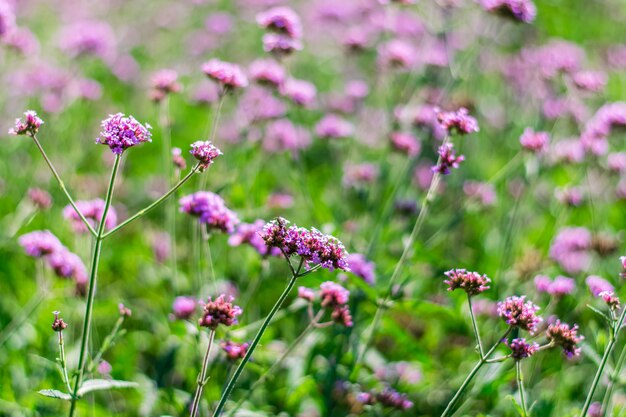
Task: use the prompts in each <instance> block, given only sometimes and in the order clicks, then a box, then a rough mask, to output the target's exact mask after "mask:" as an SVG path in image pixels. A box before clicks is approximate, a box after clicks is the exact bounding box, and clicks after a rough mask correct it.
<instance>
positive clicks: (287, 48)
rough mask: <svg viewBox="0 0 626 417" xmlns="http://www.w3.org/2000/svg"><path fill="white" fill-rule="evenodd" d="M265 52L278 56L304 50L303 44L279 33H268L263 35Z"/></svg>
mask: <svg viewBox="0 0 626 417" xmlns="http://www.w3.org/2000/svg"><path fill="white" fill-rule="evenodd" d="M263 50H264V51H265V52H271V53H273V54H275V55H277V56H281V55H289V54H292V53H293V52H295V51H300V50H302V42H301V41H300V40H299V39H294V38H292V37H289V36H285V35H281V34H279V33H266V34H265V35H263Z"/></svg>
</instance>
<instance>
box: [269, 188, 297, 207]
mask: <svg viewBox="0 0 626 417" xmlns="http://www.w3.org/2000/svg"><path fill="white" fill-rule="evenodd" d="M267 206H268V207H269V208H271V209H281V210H285V209H288V208H290V207H293V196H292V195H291V194H289V193H284V192H275V193H272V194H270V195H269V196H268V197H267Z"/></svg>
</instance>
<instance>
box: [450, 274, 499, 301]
mask: <svg viewBox="0 0 626 417" xmlns="http://www.w3.org/2000/svg"><path fill="white" fill-rule="evenodd" d="M444 275H445V276H447V277H448V279H447V280H445V281H444V283H445V284H447V285H448V291H454V290H456V289H459V288H460V289H462V290H463V291H465V292H466V293H467V294H468V295H477V294H480V293H481V292H484V291H487V290H488V289H489V285H488V284H489V283H490V282H491V280H490V279H489V278H488V277H487V275H480V274H479V273H478V272H469V271H466V270H465V269H451V270H449V271H447V272H445V273H444Z"/></svg>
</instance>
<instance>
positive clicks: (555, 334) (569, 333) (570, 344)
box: [546, 320, 584, 358]
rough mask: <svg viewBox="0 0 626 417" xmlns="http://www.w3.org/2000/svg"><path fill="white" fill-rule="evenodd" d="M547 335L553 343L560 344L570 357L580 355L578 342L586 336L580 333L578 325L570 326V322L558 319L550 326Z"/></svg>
mask: <svg viewBox="0 0 626 417" xmlns="http://www.w3.org/2000/svg"><path fill="white" fill-rule="evenodd" d="M546 337H547V338H548V340H549V341H550V342H551V343H553V344H555V345H556V346H560V347H561V348H562V349H563V353H564V354H565V355H567V357H568V358H571V357H574V356H578V355H580V348H579V347H578V344H579V343H580V342H581V341H582V340H583V339H584V337H583V336H579V335H578V325H576V324H575V325H574V326H572V327H570V326H569V324H567V323H561V321H560V320H557V321H556V323H554V324H551V325H549V326H548V329H547V330H546Z"/></svg>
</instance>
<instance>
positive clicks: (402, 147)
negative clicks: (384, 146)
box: [390, 132, 422, 158]
mask: <svg viewBox="0 0 626 417" xmlns="http://www.w3.org/2000/svg"><path fill="white" fill-rule="evenodd" d="M390 139H391V146H393V148H394V149H395V150H396V151H398V152H401V153H404V154H406V155H407V156H409V157H411V158H413V157H415V156H417V155H418V154H419V153H420V150H421V149H422V146H421V145H420V142H419V140H418V139H417V138H416V137H415V136H414V135H413V134H412V133H406V132H392V133H391V135H390Z"/></svg>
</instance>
